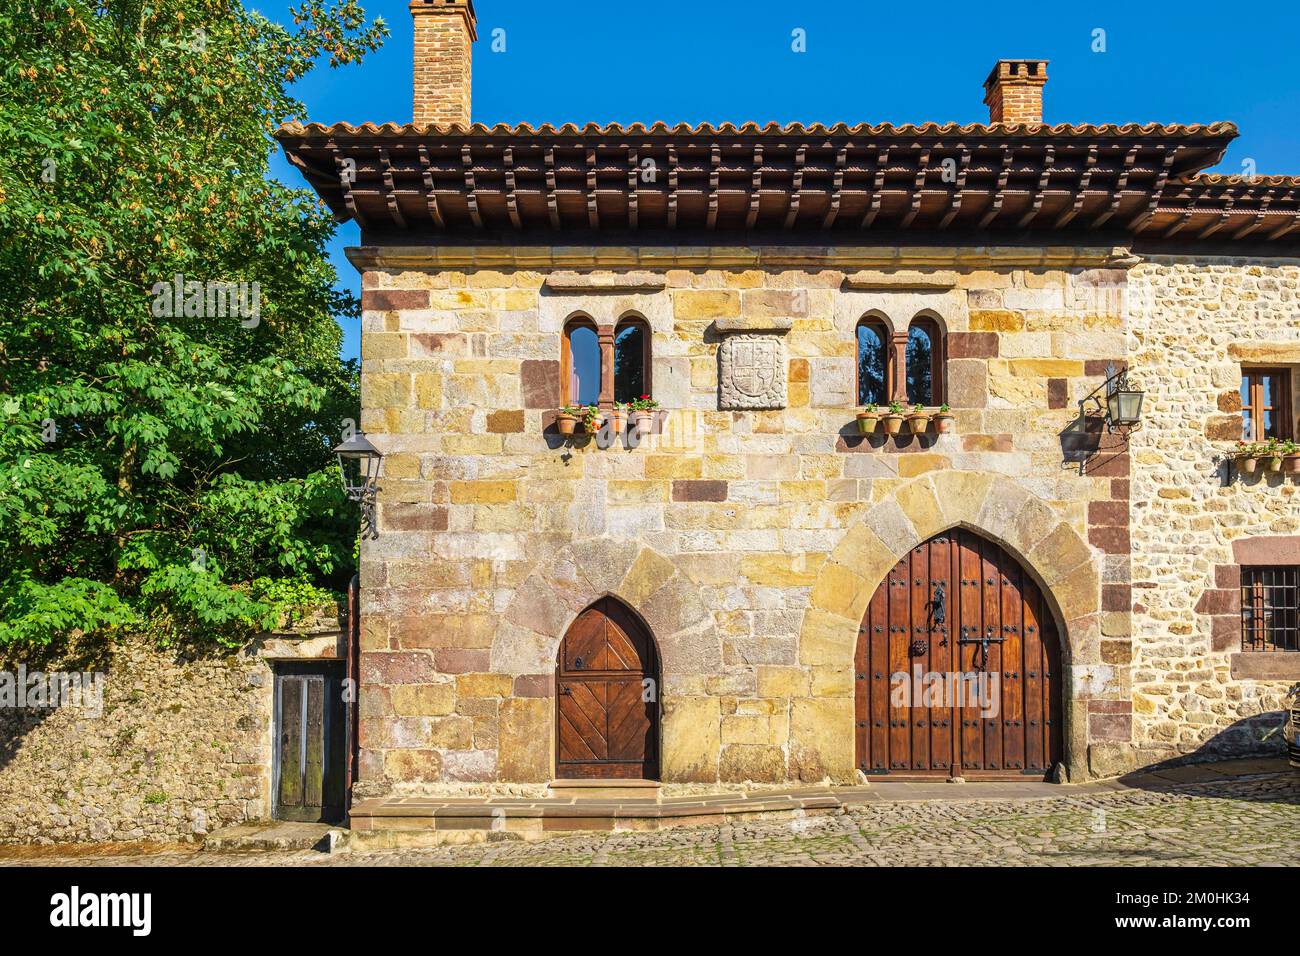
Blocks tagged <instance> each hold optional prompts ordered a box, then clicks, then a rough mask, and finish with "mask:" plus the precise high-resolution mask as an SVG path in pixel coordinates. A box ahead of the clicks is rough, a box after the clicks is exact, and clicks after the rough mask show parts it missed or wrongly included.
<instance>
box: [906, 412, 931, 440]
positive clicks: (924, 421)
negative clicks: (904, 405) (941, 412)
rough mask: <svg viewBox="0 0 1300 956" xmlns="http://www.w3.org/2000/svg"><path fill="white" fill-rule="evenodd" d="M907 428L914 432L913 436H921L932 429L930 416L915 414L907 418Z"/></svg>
mask: <svg viewBox="0 0 1300 956" xmlns="http://www.w3.org/2000/svg"><path fill="white" fill-rule="evenodd" d="M907 427H908V428H910V429H911V430H912V434H913V435H920V434H921V433H923V432H924V431H925V430H926V429H927V428H929V427H930V416H929V415H924V414H921V413H919V412H913V413H912V414H911V415H908V416H907Z"/></svg>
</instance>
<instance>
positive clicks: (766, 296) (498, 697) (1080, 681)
mask: <svg viewBox="0 0 1300 956" xmlns="http://www.w3.org/2000/svg"><path fill="white" fill-rule="evenodd" d="M898 252H899V251H898V250H882V251H879V252H878V253H861V252H860V251H857V252H854V251H850V250H845V251H836V250H823V251H821V252H820V253H818V252H816V251H813V252H809V251H803V252H801V253H799V260H798V262H797V263H793V262H792V263H791V264H783V263H782V262H781V261H780V255H779V254H772V253H771V252H770V251H769V252H768V253H766V254H764V255H763V256H760V255H759V254H758V253H757V252H753V254H752V259H753V261H752V263H751V262H748V261H743V257H744V256H745V255H746V253H745V252H743V251H742V252H739V253H738V252H737V251H736V250H717V251H716V256H715V259H716V264H715V265H710V264H708V263H707V262H704V263H702V262H701V260H702V259H706V258H707V256H706V255H705V254H702V253H700V252H698V251H695V252H693V253H692V256H693V260H692V267H691V268H673V267H672V266H671V265H665V266H664V267H663V268H661V269H659V270H658V274H659V275H660V276H661V278H662V280H663V282H662V285H663V288H662V289H658V290H653V291H629V290H628V289H627V288H626V284H624V283H619V282H615V281H611V279H610V278H609V276H610V275H617V274H619V273H620V272H621V271H622V270H620V269H618V268H608V267H606V266H605V265H604V263H603V262H602V255H603V256H605V257H606V258H609V257H613V258H617V259H619V261H620V262H627V261H628V260H632V261H635V259H636V256H637V250H618V251H615V252H613V253H610V252H605V253H601V252H596V253H592V252H591V251H590V250H588V251H586V252H585V253H584V252H582V251H577V252H574V253H573V256H572V257H569V258H564V257H562V256H560V255H558V254H557V256H556V258H563V262H564V265H566V266H570V265H574V264H576V263H577V260H578V259H581V257H582V256H583V255H588V256H589V257H590V261H588V262H587V263H586V265H587V266H588V269H587V274H588V275H589V276H590V278H589V281H588V282H587V284H586V285H585V287H584V286H583V285H582V284H581V283H577V284H576V285H575V283H574V282H573V281H572V280H571V279H566V281H565V282H564V283H563V292H560V291H559V290H556V289H552V288H551V286H550V283H549V276H548V272H545V271H539V270H536V269H525V268H511V267H509V265H508V258H509V253H508V252H506V253H496V254H495V255H496V260H497V261H494V262H493V263H492V264H491V265H487V264H482V265H480V266H478V267H474V265H473V262H472V259H471V254H469V253H466V254H465V258H464V260H463V261H462V263H461V264H460V267H459V268H457V267H456V265H455V259H456V256H457V251H456V250H454V249H446V248H443V249H438V250H431V251H430V252H429V254H428V259H427V264H426V265H425V267H423V268H422V267H419V265H418V263H417V262H415V261H407V260H404V261H403V262H402V263H401V264H400V265H397V264H385V262H384V256H383V252H382V251H380V252H378V253H377V254H376V255H375V256H374V257H373V258H369V259H368V258H367V253H364V252H363V253H362V254H361V256H360V257H359V259H358V264H359V265H360V267H361V268H362V270H363V275H364V280H363V289H364V291H363V307H364V310H365V311H364V320H363V321H364V325H363V344H362V354H363V359H364V362H363V384H362V400H363V420H362V426H363V428H364V429H365V430H366V432H367V433H368V434H370V435H371V437H372V439H373V440H374V441H375V443H376V444H377V445H378V446H379V447H380V448H381V449H382V450H383V452H384V454H385V460H384V479H383V481H382V483H381V484H382V491H381V495H380V508H379V522H380V535H379V538H378V540H376V541H373V542H366V543H365V546H364V548H363V551H362V587H363V592H362V593H363V598H362V600H363V608H362V691H361V748H362V753H361V781H362V784H363V786H364V787H365V789H366V792H386V791H390V790H394V789H398V790H400V789H406V788H411V787H417V786H418V787H429V786H438V785H452V784H457V783H466V782H475V783H486V782H499V783H529V782H531V783H538V782H544V781H546V780H548V779H550V778H551V776H552V775H553V773H552V761H553V756H552V754H553V750H554V737H553V733H554V731H553V727H552V712H553V699H552V693H553V690H552V684H553V673H554V669H555V662H556V650H557V647H558V644H559V641H560V639H561V637H562V635H563V634H564V632H565V630H566V628H567V626H568V625H569V623H570V622H572V620H573V619H574V617H575V616H576V615H577V614H578V613H579V612H580V611H581V610H582V609H583V608H584V607H585V606H587V605H588V604H589V603H590V602H591V601H593V600H595V599H596V598H598V597H600V596H602V595H604V594H613V595H616V596H618V597H620V598H621V599H622V600H624V601H625V602H626V603H627V604H629V605H630V606H631V607H633V608H635V609H637V610H638V611H639V612H640V613H641V615H642V616H643V617H644V619H645V620H646V622H647V623H648V624H649V625H650V627H651V629H652V631H653V633H654V637H655V639H656V641H657V643H658V646H659V649H660V652H661V656H662V666H663V701H662V707H663V731H662V733H663V741H662V753H663V767H662V775H663V779H664V780H665V782H697V783H716V782H739V781H754V782H766V781H781V780H787V779H799V780H823V779H829V780H832V781H836V782H849V781H851V780H852V779H853V772H854V771H853V764H852V761H853V752H852V722H853V699H852V694H853V684H852V673H851V671H852V659H853V649H854V642H855V640H856V635H857V628H858V626H859V624H860V623H861V619H862V613H863V610H864V608H865V607H866V603H867V601H868V600H869V599H870V596H871V594H872V593H873V591H874V590H875V588H876V586H877V585H878V584H879V582H880V581H881V580H882V578H883V577H884V575H885V573H886V572H887V571H888V569H889V567H890V566H892V564H893V563H894V562H895V561H896V560H897V558H898V557H899V556H900V555H902V554H905V553H906V552H907V551H908V550H909V549H910V548H911V547H913V546H914V545H916V544H918V543H920V542H921V541H923V540H925V539H926V538H928V537H930V536H932V535H934V534H936V533H938V532H940V531H942V530H944V529H946V528H951V527H955V526H961V527H967V528H971V529H974V530H976V531H978V532H980V533H982V534H984V535H985V536H987V537H989V538H991V539H993V540H994V541H996V542H997V543H999V544H1001V545H1002V546H1003V547H1005V548H1007V549H1008V550H1009V551H1010V552H1011V553H1012V554H1013V555H1015V556H1016V557H1017V558H1019V559H1020V560H1021V561H1022V563H1023V564H1024V565H1025V566H1026V568H1027V569H1028V570H1029V571H1030V573H1031V574H1032V575H1033V576H1034V577H1035V579H1036V580H1038V582H1039V583H1040V585H1041V586H1042V587H1043V589H1044V592H1045V594H1047V595H1048V600H1049V602H1050V603H1051V605H1052V610H1053V612H1054V615H1055V616H1056V618H1057V623H1058V626H1059V627H1060V630H1061V632H1062V633H1063V634H1065V635H1067V636H1066V638H1065V640H1064V643H1065V645H1066V646H1065V647H1064V659H1065V663H1066V665H1067V669H1068V672H1069V680H1068V681H1067V682H1066V690H1065V697H1066V700H1065V716H1066V724H1067V728H1066V733H1067V740H1066V752H1067V763H1068V766H1069V771H1070V773H1071V774H1072V775H1074V776H1076V777H1081V776H1085V775H1087V774H1088V773H1090V772H1097V773H1103V772H1109V770H1110V769H1111V768H1112V767H1113V766H1114V765H1115V762H1116V761H1117V760H1119V761H1121V762H1122V760H1123V759H1124V758H1123V756H1122V755H1123V754H1124V753H1127V752H1131V750H1132V745H1133V739H1134V724H1133V718H1132V699H1133V698H1132V679H1131V671H1130V665H1131V662H1132V661H1133V658H1134V651H1133V648H1132V646H1131V639H1132V634H1133V633H1134V631H1133V627H1132V624H1131V622H1130V605H1131V597H1130V594H1131V578H1130V574H1131V571H1130V555H1129V546H1130V539H1129V532H1128V512H1129V501H1130V494H1131V483H1132V476H1131V464H1130V462H1131V456H1130V454H1129V449H1128V447H1127V446H1126V445H1125V444H1124V443H1123V442H1122V440H1120V439H1118V438H1117V437H1116V436H1110V435H1107V434H1105V433H1104V432H1100V431H1099V430H1098V428H1097V419H1096V417H1095V416H1094V415H1089V416H1085V417H1084V418H1083V420H1080V412H1079V405H1078V402H1079V401H1080V400H1081V399H1083V398H1084V397H1085V396H1087V395H1088V394H1089V393H1092V392H1094V390H1095V389H1096V388H1097V387H1098V386H1099V385H1100V384H1101V382H1102V381H1103V380H1104V378H1105V372H1106V367H1107V366H1108V365H1115V366H1122V365H1123V364H1124V363H1125V362H1126V361H1128V357H1129V350H1130V342H1131V341H1134V340H1135V339H1137V338H1138V337H1139V336H1138V333H1136V332H1135V331H1134V330H1132V329H1130V328H1128V323H1127V316H1126V305H1125V301H1126V289H1127V285H1128V271H1127V270H1128V268H1129V267H1130V266H1132V265H1133V263H1134V262H1136V261H1137V260H1136V259H1134V258H1132V257H1127V256H1125V255H1124V254H1123V253H1120V254H1118V255H1116V254H1114V253H1112V251H1111V250H1109V249H1088V248H1081V249H1068V250H1042V249H1039V250H1028V251H1025V250H1019V251H1017V250H996V249H994V250H984V251H982V252H981V253H980V254H979V255H978V256H973V255H972V254H971V252H970V251H969V250H931V251H929V252H927V253H926V256H927V258H926V260H925V263H926V265H928V266H929V267H928V268H921V269H917V268H916V265H917V264H916V263H915V262H907V261H904V262H895V263H894V265H895V268H894V269H888V268H885V269H882V268H879V267H880V266H882V265H886V264H887V263H888V260H889V257H891V256H897V255H898ZM478 255H479V256H480V257H481V253H478ZM972 259H976V260H977V261H975V262H972V261H971V260H972ZM762 260H766V261H762ZM864 265H865V266H873V267H875V268H874V271H872V272H871V273H870V274H869V276H873V277H874V278H870V279H869V281H868V279H866V278H864V275H868V274H867V273H864V272H863V271H862V270H861V269H858V268H856V267H857V266H864ZM938 266H942V268H941V269H940V268H936V267H938ZM909 267H910V268H909ZM891 275H892V276H894V278H892V279H891ZM918 275H920V276H922V277H928V278H923V279H922V280H921V281H918V280H917V278H916V277H917V276H918ZM935 277H937V278H935ZM574 314H582V315H586V316H590V317H592V318H593V319H594V320H595V321H597V322H598V323H609V322H614V321H616V320H618V319H619V318H622V317H624V316H627V315H636V316H639V317H641V318H644V319H645V320H646V321H647V322H648V323H649V325H650V327H651V329H652V333H653V380H654V383H655V387H654V390H655V397H656V398H657V399H658V400H659V402H660V403H661V405H663V406H664V408H665V409H667V414H666V416H665V418H664V422H663V425H662V428H661V429H660V433H659V434H654V435H650V436H647V437H645V438H643V440H642V441H641V443H640V445H639V446H638V447H636V448H632V449H628V448H626V447H622V446H615V447H613V448H607V449H600V448H598V447H597V445H596V443H595V442H585V441H581V440H580V441H578V442H575V443H569V442H566V441H564V440H563V439H562V438H561V437H560V436H558V435H557V434H556V433H555V432H554V431H553V430H551V429H550V427H549V426H550V424H551V422H552V421H553V418H554V414H555V409H556V408H557V406H558V404H559V390H558V382H559V371H558V358H559V353H560V335H561V329H562V327H563V324H564V322H565V320H566V319H567V318H569V317H570V316H572V315H574ZM866 315H873V316H876V317H879V318H883V319H884V320H885V321H887V322H888V323H889V324H890V326H891V327H892V328H894V329H899V330H902V329H905V328H906V327H907V324H908V323H909V322H910V320H911V319H913V318H914V317H916V316H918V315H925V316H929V317H932V318H934V319H936V320H937V321H938V322H939V323H940V326H941V328H942V329H944V330H945V332H946V343H947V355H948V360H947V363H946V372H947V379H948V402H949V404H950V405H951V406H952V411H953V414H954V415H955V416H956V422H955V427H954V428H953V430H952V432H951V433H950V434H943V435H935V434H932V433H931V434H927V435H925V436H921V437H918V438H914V439H912V440H910V441H904V442H897V443H896V442H892V441H891V442H888V443H885V444H883V445H882V444H880V443H877V442H873V441H869V440H865V439H862V438H861V437H859V436H858V435H857V434H856V430H855V428H854V427H853V415H854V412H855V394H854V384H853V383H854V361H855V359H854V355H855V348H856V347H855V340H854V328H855V326H856V323H857V322H858V321H859V319H861V318H862V317H864V316H866ZM773 320H781V321H783V322H785V323H788V327H789V331H788V332H787V333H785V335H784V341H785V348H786V351H787V357H786V363H787V367H786V378H787V381H788V396H787V403H786V407H784V408H780V409H772V410H739V411H727V410H720V408H719V403H720V389H719V384H720V383H719V370H720V367H721V364H720V361H719V355H718V351H719V348H720V347H721V345H722V343H723V341H724V340H725V338H726V332H725V331H724V330H726V329H728V328H730V327H735V324H736V323H741V324H744V323H750V324H761V323H767V322H771V321H773ZM1090 407H1091V406H1090ZM1189 653H1191V651H1190V650H1189ZM1117 755H1118V756H1117ZM1090 761H1092V764H1093V765H1090ZM413 767H418V768H419V769H418V772H415V771H413V770H412V769H411V768H413Z"/></svg>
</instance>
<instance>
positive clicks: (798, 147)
mask: <svg viewBox="0 0 1300 956" xmlns="http://www.w3.org/2000/svg"><path fill="white" fill-rule="evenodd" d="M1236 135H1237V128H1236V126H1234V125H1233V124H1232V123H1223V122H1220V123H1206V124H1202V123H1194V124H1188V125H1178V124H1175V125H1168V124H1160V123H1145V124H1140V123H1125V124H1114V123H1107V124H1100V125H1094V124H1068V123H1062V124H1057V125H1055V126H1047V125H1041V124H1015V123H1010V124H1008V123H995V124H983V123H970V124H966V125H961V124H957V123H921V124H903V125H897V126H896V125H893V124H890V123H877V124H868V123H859V124H856V125H849V124H845V123H835V124H833V125H830V126H826V125H823V124H821V123H814V124H811V125H808V126H805V125H803V124H799V123H790V124H786V125H784V126H783V125H780V124H777V123H767V124H764V125H760V124H758V123H742V124H740V125H735V124H732V123H722V124H719V125H716V126H715V125H713V124H710V123H702V124H699V125H696V126H692V125H690V124H687V123H677V124H671V125H670V124H668V123H662V122H656V123H650V124H648V125H647V124H643V123H632V124H630V125H627V126H624V125H620V124H616V123H615V124H607V125H600V124H597V123H587V124H585V125H582V126H578V125H575V124H572V123H565V124H563V125H560V126H555V125H552V124H549V123H548V124H543V125H540V126H537V127H534V126H531V125H529V124H527V123H520V124H516V125H509V124H504V123H500V124H496V125H494V126H487V125H484V124H482V123H474V124H472V125H470V126H460V125H450V126H438V125H427V126H426V125H421V126H416V125H414V124H411V123H404V124H399V123H383V124H379V125H377V124H374V123H363V124H361V125H360V126H353V125H351V124H349V123H336V124H334V125H332V126H325V125H322V124H319V123H309V124H306V125H302V124H296V123H295V124H288V125H285V126H283V127H281V128H280V129H279V130H278V131H277V133H276V137H277V138H278V139H279V140H280V142H281V144H282V146H283V148H284V151H285V154H286V156H287V157H288V159H289V161H290V162H291V163H293V164H294V165H295V166H296V167H297V168H298V169H299V170H301V171H302V173H303V175H304V176H305V177H306V178H307V181H308V182H309V183H310V184H311V185H312V186H313V187H314V188H315V189H316V191H317V192H318V193H320V195H321V197H322V198H323V199H324V200H325V202H326V203H327V204H328V205H329V207H330V208H331V209H332V210H333V212H334V214H335V215H336V216H337V217H338V218H339V219H354V220H356V221H357V222H358V224H359V225H360V226H361V232H362V240H363V242H385V241H386V242H394V241H399V239H400V241H402V242H412V241H414V242H421V241H429V242H442V241H448V240H451V239H455V238H461V239H473V240H479V239H486V240H489V241H508V242H522V243H528V242H536V243H552V244H553V243H554V242H556V241H561V240H562V241H566V242H573V241H578V240H579V239H586V240H590V241H592V242H598V241H600V240H601V237H603V236H605V235H610V234H614V233H617V234H621V235H624V236H626V235H627V234H629V233H638V234H640V236H641V237H642V241H646V242H650V241H672V242H680V241H681V239H680V236H681V235H682V234H683V233H689V234H691V235H693V236H695V237H697V238H701V237H705V236H708V237H711V238H712V240H713V241H722V239H723V237H727V236H731V237H737V236H744V237H746V241H749V240H750V239H756V238H757V237H759V236H760V235H770V236H780V237H784V238H787V239H788V238H790V237H792V236H794V235H797V234H803V235H805V236H807V237H813V236H820V237H823V238H828V237H830V236H831V235H832V234H834V235H836V236H838V237H840V238H843V237H846V236H847V237H849V238H850V240H851V241H858V240H862V239H865V238H867V234H868V233H870V238H871V239H872V240H877V241H885V242H892V241H899V242H901V241H913V240H915V239H916V238H917V237H922V238H923V237H925V236H927V235H929V236H934V235H936V234H939V233H942V234H944V235H945V236H946V237H951V241H980V240H983V239H984V238H993V237H994V236H999V235H1000V236H1002V237H1003V238H1014V239H1015V240H1016V241H1034V238H1035V237H1036V236H1038V237H1043V238H1046V237H1047V236H1049V235H1051V236H1060V235H1072V236H1074V237H1079V236H1086V235H1091V236H1093V237H1094V239H1095V240H1097V241H1102V240H1110V239H1116V240H1121V241H1123V240H1126V239H1131V238H1151V239H1161V240H1163V239H1177V240H1180V241H1181V240H1198V241H1199V240H1206V239H1208V238H1210V237H1214V238H1215V240H1216V241H1217V240H1240V239H1251V240H1260V241H1269V242H1277V241H1279V240H1285V241H1287V242H1291V243H1294V242H1295V241H1296V239H1297V238H1300V178H1297V177H1289V176H1256V177H1253V178H1251V179H1246V178H1244V177H1241V176H1220V175H1212V174H1205V173H1203V172H1202V171H1203V170H1205V169H1208V168H1210V167H1212V166H1214V165H1216V164H1217V163H1219V162H1221V161H1222V159H1223V156H1224V153H1225V152H1226V151H1227V148H1228V145H1229V143H1230V142H1231V141H1232V140H1233V138H1235V137H1236ZM647 170H649V171H650V172H649V174H647ZM669 236H672V237H673V238H671V239H669V238H668V237H669ZM962 236H965V237H967V238H965V239H962V238H961V237H962ZM836 241H839V239H836ZM1069 241H1074V240H1069Z"/></svg>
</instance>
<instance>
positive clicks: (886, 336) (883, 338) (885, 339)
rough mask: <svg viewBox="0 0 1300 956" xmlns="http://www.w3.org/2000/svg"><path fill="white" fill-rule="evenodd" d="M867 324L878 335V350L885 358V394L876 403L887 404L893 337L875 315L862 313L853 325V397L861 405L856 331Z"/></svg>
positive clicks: (860, 371) (860, 361)
mask: <svg viewBox="0 0 1300 956" xmlns="http://www.w3.org/2000/svg"><path fill="white" fill-rule="evenodd" d="M864 325H865V326H869V327H870V328H873V329H875V330H876V332H877V334H878V335H879V336H880V351H881V353H882V354H883V357H884V360H885V363H884V364H885V368H884V377H885V381H884V388H885V394H884V395H883V396H881V401H880V402H878V403H877V404H884V405H888V404H889V403H890V402H891V401H893V397H892V396H893V394H894V382H893V376H892V375H891V374H890V373H891V372H892V370H893V364H894V363H893V360H892V357H891V355H892V350H891V349H890V341H891V340H892V339H893V331H892V330H891V329H890V328H889V325H888V323H886V322H885V320H884V319H882V318H880V317H879V316H876V315H864V316H863V317H862V318H860V319H858V324H857V325H855V326H854V327H853V398H854V401H855V403H856V404H857V405H862V404H863V401H862V353H861V349H862V344H861V343H860V342H859V341H858V331H859V330H860V329H861V328H862V327H863V326H864Z"/></svg>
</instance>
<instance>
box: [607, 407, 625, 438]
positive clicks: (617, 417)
mask: <svg viewBox="0 0 1300 956" xmlns="http://www.w3.org/2000/svg"><path fill="white" fill-rule="evenodd" d="M610 418H612V419H614V434H615V435H621V434H623V413H622V412H621V411H617V412H610Z"/></svg>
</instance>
